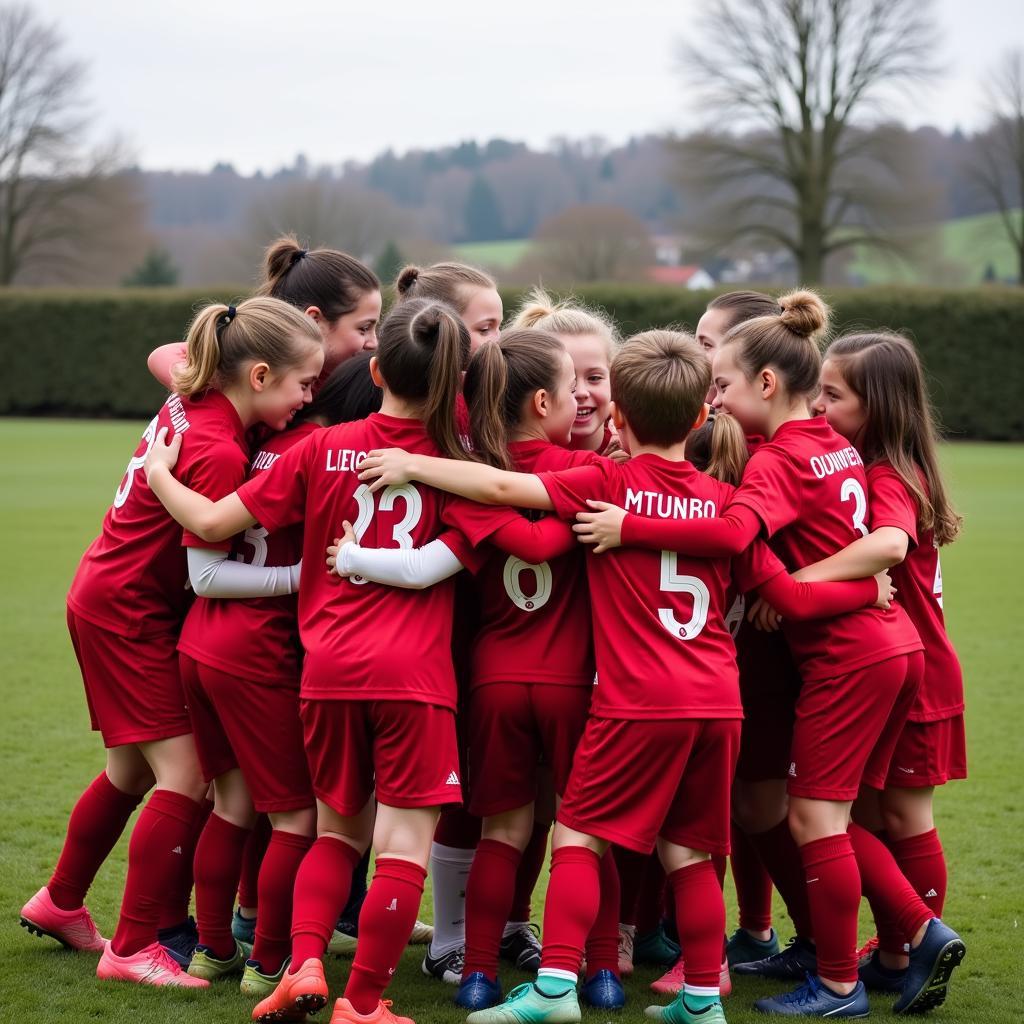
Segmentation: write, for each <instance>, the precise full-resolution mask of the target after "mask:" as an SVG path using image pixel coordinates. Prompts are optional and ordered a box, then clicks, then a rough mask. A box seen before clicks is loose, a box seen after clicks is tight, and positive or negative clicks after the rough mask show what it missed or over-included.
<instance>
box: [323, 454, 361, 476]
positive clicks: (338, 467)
mask: <svg viewBox="0 0 1024 1024" xmlns="http://www.w3.org/2000/svg"><path fill="white" fill-rule="evenodd" d="M365 458H366V452H357V451H355V450H354V449H352V448H328V449H327V466H326V469H327V472H328V473H354V472H355V471H356V470H357V469H358V468H359V463H360V462H362V461H363V459H365Z"/></svg>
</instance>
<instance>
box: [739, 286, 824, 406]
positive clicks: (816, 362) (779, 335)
mask: <svg viewBox="0 0 1024 1024" xmlns="http://www.w3.org/2000/svg"><path fill="white" fill-rule="evenodd" d="M778 305H779V309H780V310H781V312H778V313H775V314H773V315H771V316H758V317H755V318H754V319H753V320H746V321H743V322H741V323H738V324H737V325H736V326H735V327H733V328H732V329H731V330H730V331H729V332H728V334H726V336H725V338H724V339H723V340H722V345H723V346H725V345H735V346H736V347H737V350H738V351H737V354H736V362H737V364H738V365H739V367H740V369H742V370H743V373H744V375H745V376H746V378H747V380H753V379H754V377H756V376H757V374H759V373H760V372H761V371H762V370H763V369H765V367H769V366H770V367H771V368H772V369H773V370H775V371H776V373H778V375H779V376H780V377H781V378H782V381H783V382H784V384H785V386H786V390H787V391H788V392H789V394H790V395H791V396H793V397H798V396H801V395H805V396H811V395H813V394H814V393H815V392H816V391H817V389H818V379H819V377H820V376H821V352H820V351H819V349H818V342H819V339H820V338H821V336H822V335H823V334H824V333H825V330H826V328H827V327H828V323H829V315H830V312H829V308H828V306H826V305H825V303H824V302H823V301H822V299H821V297H820V296H819V295H817V294H816V293H815V292H812V291H807V290H801V291H795V292H790V293H789V294H788V295H783V296H782V298H780V299H779V302H778Z"/></svg>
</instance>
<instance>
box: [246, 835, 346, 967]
mask: <svg viewBox="0 0 1024 1024" xmlns="http://www.w3.org/2000/svg"><path fill="white" fill-rule="evenodd" d="M362 856H363V855H362V854H361V853H360V852H359V851H358V850H357V849H356V848H355V847H354V846H349V845H348V843H346V842H344V841H343V840H341V839H336V838H335V837H334V836H319V837H318V838H317V840H316V842H315V843H313V845H312V846H310V848H309V852H308V853H307V854H306V856H305V857H303V858H302V863H301V864H300V865H299V869H298V871H297V872H296V874H295V891H294V896H293V900H294V902H293V906H292V965H291V967H290V968H289V969H288V973H289V974H294V973H295V972H296V971H297V970H298V969H299V968H300V967H301V966H302V965H303V964H304V963H305V962H306V961H307V960H319V959H320V958H321V957H322V956H323V955H324V953H326V952H327V943H328V942H330V941H331V935H333V934H334V926H335V925H336V924H337V923H338V915H339V914H340V913H341V912H342V910H344V909H345V904H346V903H347V902H348V894H349V890H350V889H351V888H352V872H353V871H355V869H356V866H357V865H358V864H359V861H360V860H362ZM261 916H262V915H261Z"/></svg>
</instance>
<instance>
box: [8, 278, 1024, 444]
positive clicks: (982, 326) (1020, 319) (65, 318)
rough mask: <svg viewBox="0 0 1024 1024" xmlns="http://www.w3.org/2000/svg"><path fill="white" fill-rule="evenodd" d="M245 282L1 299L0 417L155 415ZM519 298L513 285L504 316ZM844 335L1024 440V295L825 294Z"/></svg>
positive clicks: (669, 315)
mask: <svg viewBox="0 0 1024 1024" xmlns="http://www.w3.org/2000/svg"><path fill="white" fill-rule="evenodd" d="M242 292H243V290H242V289H239V288H238V287H237V286H234V287H231V286H228V287H222V288H208V289H204V290H201V291H200V290H194V289H188V290H186V289H152V290H143V289H139V290H136V289H132V290H124V291H105V292H96V291H57V290H49V289H47V290H27V289H24V290H10V291H0V338H2V339H3V344H2V353H3V368H4V373H3V374H2V375H0V414H2V415H14V414H19V415H24V414H42V415H61V416H121V417H129V416H130V417H147V416H150V415H152V413H153V411H154V410H155V409H156V408H157V406H159V404H160V402H161V401H162V399H163V392H162V389H161V388H160V386H159V385H158V384H157V383H156V382H155V381H154V380H152V378H150V376H149V374H148V372H147V371H146V356H147V355H148V354H149V352H150V351H151V350H152V349H153V348H155V347H156V346H158V345H161V344H163V343H165V342H168V341H174V340H175V339H179V338H181V337H182V334H183V332H184V330H185V327H186V325H187V324H188V321H189V319H190V318H191V317H192V315H193V313H194V312H195V310H196V309H198V308H199V307H201V306H202V305H204V304H205V303H207V302H210V301H234V300H237V299H238V298H239V296H240V294H242ZM521 294H522V293H521V292H519V291H515V290H511V289H505V290H504V291H503V298H504V301H505V309H506V311H509V312H511V311H512V310H513V309H514V308H515V306H516V305H517V304H518V302H519V300H520V297H521ZM575 294H576V295H577V296H578V298H580V299H581V300H582V301H584V302H587V303H589V304H593V305H598V306H601V307H603V308H604V309H606V310H607V311H608V312H609V313H610V314H611V315H612V316H613V317H614V318H615V319H616V320H617V321H618V322H619V324H620V325H621V327H622V331H623V334H624V335H628V334H631V333H633V332H635V331H639V330H644V329H646V328H648V327H655V326H664V325H666V324H680V325H686V326H688V327H690V328H692V327H693V326H695V324H696V322H697V320H698V319H699V318H700V315H701V313H702V312H703V311H704V308H705V305H706V304H707V301H708V299H709V298H710V294H711V293H708V292H688V291H684V290H681V289H675V288H669V287H665V286H658V285H611V284H609V285H594V286H590V287H587V288H579V289H577V290H576V293H575ZM825 294H826V297H827V299H828V301H829V302H830V303H831V304H832V306H833V308H834V310H835V314H836V316H835V327H836V331H837V332H845V331H849V330H855V329H864V328H873V327H880V326H883V325H884V326H889V327H892V328H895V329H896V330H900V331H904V332H905V333H907V334H908V335H909V336H910V337H911V338H913V339H914V340H915V342H916V343H917V345H918V347H919V349H920V351H921V355H922V358H923V360H924V363H925V368H926V370H927V373H928V377H929V383H930V386H931V390H932V397H933V399H934V402H935V405H936V407H937V409H938V410H939V414H940V417H941V420H942V423H943V426H944V428H945V430H946V432H947V433H948V434H949V435H950V436H952V437H960V438H974V439H978V440H1024V401H1022V398H1024V290H1018V289H1010V288H983V289H972V290H966V289H965V290H951V289H930V288H915V289H908V288H860V289H826V292H825Z"/></svg>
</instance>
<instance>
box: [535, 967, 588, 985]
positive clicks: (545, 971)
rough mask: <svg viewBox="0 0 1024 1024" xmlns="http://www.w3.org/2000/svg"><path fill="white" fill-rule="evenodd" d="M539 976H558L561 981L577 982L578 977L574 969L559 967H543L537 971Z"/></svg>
mask: <svg viewBox="0 0 1024 1024" xmlns="http://www.w3.org/2000/svg"><path fill="white" fill-rule="evenodd" d="M537 977H538V978H558V980H559V981H571V982H572V983H573V984H574V985H575V984H576V982H577V980H578V977H577V975H576V974H575V973H574V972H573V971H563V970H561V969H560V968H558V967H542V968H541V969H540V970H539V971H538V972H537Z"/></svg>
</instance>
